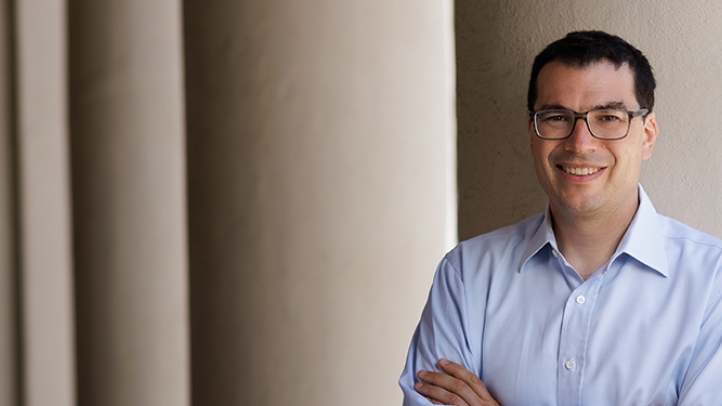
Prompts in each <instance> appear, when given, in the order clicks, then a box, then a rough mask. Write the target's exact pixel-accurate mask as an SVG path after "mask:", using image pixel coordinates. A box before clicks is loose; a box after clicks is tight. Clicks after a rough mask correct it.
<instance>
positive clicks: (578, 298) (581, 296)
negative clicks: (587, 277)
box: [577, 295, 587, 305]
mask: <svg viewBox="0 0 722 406" xmlns="http://www.w3.org/2000/svg"><path fill="white" fill-rule="evenodd" d="M586 301H587V298H586V297H584V295H579V296H577V303H579V304H580V305H582V304H584V303H586Z"/></svg>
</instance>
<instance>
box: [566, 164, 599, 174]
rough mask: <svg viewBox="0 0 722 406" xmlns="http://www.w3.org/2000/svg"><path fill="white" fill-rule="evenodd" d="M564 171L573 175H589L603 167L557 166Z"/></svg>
mask: <svg viewBox="0 0 722 406" xmlns="http://www.w3.org/2000/svg"><path fill="white" fill-rule="evenodd" d="M559 168H561V170H563V171H564V172H566V173H568V174H570V175H575V176H589V175H593V174H595V173H597V172H599V171H600V170H601V169H603V168H572V167H569V166H559Z"/></svg>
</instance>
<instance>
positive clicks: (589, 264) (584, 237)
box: [550, 200, 639, 280]
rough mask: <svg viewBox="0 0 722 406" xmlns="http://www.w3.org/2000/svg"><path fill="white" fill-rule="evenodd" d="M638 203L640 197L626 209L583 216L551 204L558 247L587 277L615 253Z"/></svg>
mask: <svg viewBox="0 0 722 406" xmlns="http://www.w3.org/2000/svg"><path fill="white" fill-rule="evenodd" d="M638 206H639V201H638V200H637V201H635V202H634V204H633V205H630V206H629V207H628V208H626V209H625V210H618V211H615V212H613V213H606V214H605V213H592V214H584V215H578V214H577V215H572V214H570V213H565V212H564V211H561V210H555V208H554V207H550V209H551V214H552V225H553V228H554V235H555V237H556V240H557V244H558V245H559V250H560V251H561V253H562V254H563V255H564V258H565V259H566V260H567V261H568V262H569V263H570V264H571V265H572V266H573V267H574V269H575V270H576V271H577V273H579V275H580V276H581V277H582V278H583V279H584V280H586V279H587V278H589V277H590V276H591V275H592V274H593V273H594V272H596V271H597V270H598V269H599V268H600V267H601V266H602V265H604V264H605V263H607V262H608V261H609V260H610V258H611V257H612V255H614V252H615V251H616V249H617V246H619V242H620V241H621V240H622V237H624V234H625V233H626V232H627V229H628V228H629V224H630V223H631V222H632V219H633V218H634V215H635V214H636V212H637V208H638Z"/></svg>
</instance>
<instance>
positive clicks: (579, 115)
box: [529, 108, 649, 141]
mask: <svg viewBox="0 0 722 406" xmlns="http://www.w3.org/2000/svg"><path fill="white" fill-rule="evenodd" d="M602 110H619V109H593V110H589V111H587V112H584V113H577V112H576V111H574V110H570V109H543V110H537V111H530V112H529V118H531V119H532V121H533V122H534V132H535V133H536V136H537V137H539V138H541V139H542V140H550V141H555V140H565V139H567V138H569V137H570V136H571V135H572V133H574V128H575V127H576V126H577V120H580V119H581V120H584V122H585V123H586V124H587V130H589V134H592V137H594V138H596V139H598V140H602V141H618V140H621V139H624V138H626V137H627V135H629V129H630V128H631V127H632V119H634V118H635V117H639V116H646V115H647V114H649V109H647V108H641V109H639V110H637V111H629V110H627V114H629V121H627V131H626V132H625V133H624V135H622V136H621V137H615V138H601V137H597V136H596V135H594V131H592V127H591V126H590V125H589V113H591V112H594V111H602ZM547 111H569V112H571V113H572V114H574V125H572V127H571V130H570V131H569V134H567V135H566V136H564V137H561V138H549V137H544V136H543V135H541V134H540V133H539V128H538V127H537V116H538V115H539V113H543V112H547Z"/></svg>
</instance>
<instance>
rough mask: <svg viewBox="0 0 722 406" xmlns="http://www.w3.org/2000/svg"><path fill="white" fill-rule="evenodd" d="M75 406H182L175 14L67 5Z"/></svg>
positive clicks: (168, 0)
mask: <svg viewBox="0 0 722 406" xmlns="http://www.w3.org/2000/svg"><path fill="white" fill-rule="evenodd" d="M68 13H69V33H70V40H69V44H70V96H71V97H70V101H71V109H70V113H71V114H70V119H71V134H72V140H71V141H72V143H71V144H72V155H73V198H74V207H73V209H74V211H73V216H74V224H75V228H76V238H75V258H76V263H77V266H76V289H77V297H76V309H77V323H78V328H77V333H78V339H77V348H78V356H77V359H78V390H79V391H78V396H79V398H78V404H79V405H81V406H83V405H88V406H90V405H108V406H113V405H115V406H126V405H134V406H143V405H145V406H157V405H164V406H166V405H167V406H182V405H189V404H190V400H189V397H190V391H189V379H190V377H189V375H190V374H189V342H188V310H187V309H188V300H187V280H186V279H187V253H186V243H187V240H186V222H185V218H186V204H185V201H186V188H185V143H184V134H185V126H184V119H183V116H184V108H183V97H184V96H183V91H182V86H183V76H182V75H183V73H182V71H183V70H182V66H183V58H182V37H181V32H182V29H181V19H182V17H181V5H180V2H178V1H174V0H160V1H150V2H148V1H145V0H130V1H128V0H116V1H106V2H97V1H94V0H87V1H86V0H74V1H70V2H69V7H68Z"/></svg>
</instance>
